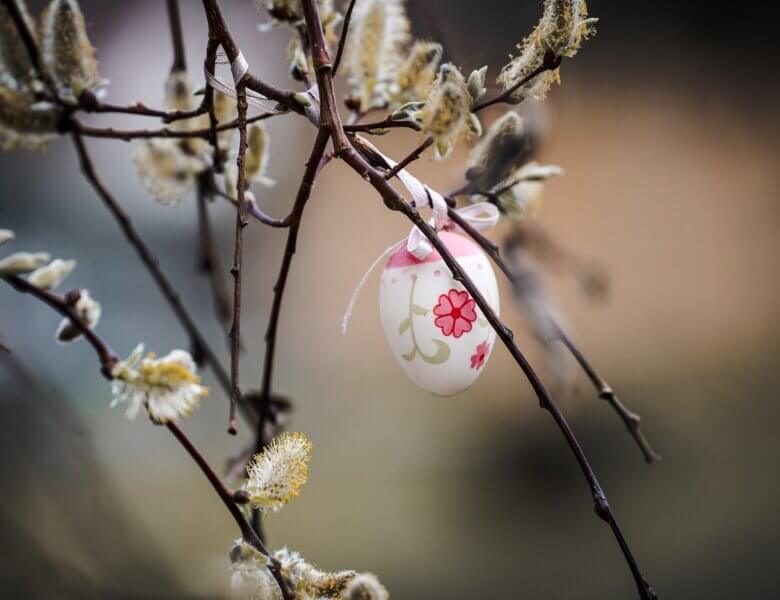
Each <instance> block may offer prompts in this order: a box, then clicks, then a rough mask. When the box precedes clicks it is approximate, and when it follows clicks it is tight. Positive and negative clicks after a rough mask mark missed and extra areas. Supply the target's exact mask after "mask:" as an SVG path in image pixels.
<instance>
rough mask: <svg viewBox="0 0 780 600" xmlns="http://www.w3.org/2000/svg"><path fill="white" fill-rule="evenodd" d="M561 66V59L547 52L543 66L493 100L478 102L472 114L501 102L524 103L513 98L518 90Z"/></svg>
mask: <svg viewBox="0 0 780 600" xmlns="http://www.w3.org/2000/svg"><path fill="white" fill-rule="evenodd" d="M560 66H561V57H560V56H557V55H556V54H555V53H554V52H549V51H548V52H546V53H545V55H544V59H543V60H542V64H541V65H539V66H538V67H537V68H536V69H534V70H533V71H531V72H530V73H529V74H528V75H526V76H525V77H523V78H522V79H520V80H519V81H518V82H517V83H515V84H514V85H512V87H509V88H507V89H506V90H504V91H503V92H501V93H500V94H498V95H497V96H493V97H492V98H487V99H485V100H482V101H481V102H477V103H476V104H475V105H474V106H473V108H472V109H471V112H475V113H476V112H479V111H481V110H484V109H486V108H487V107H488V106H493V105H494V104H498V103H499V102H507V103H509V104H517V103H518V102H521V101H522V100H521V99H520V100H518V99H516V98H513V97H512V94H514V93H515V92H516V91H517V90H519V89H520V88H521V87H523V86H524V85H525V84H526V83H528V82H529V81H531V80H532V79H533V78H534V77H536V76H537V75H541V74H542V73H544V72H545V71H554V70H555V69H557V68H558V67H560Z"/></svg>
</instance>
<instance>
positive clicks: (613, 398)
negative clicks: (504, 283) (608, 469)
mask: <svg viewBox="0 0 780 600" xmlns="http://www.w3.org/2000/svg"><path fill="white" fill-rule="evenodd" d="M555 327H556V329H557V335H558V338H559V339H560V340H561V343H562V344H563V345H564V346H565V347H566V348H567V349H568V350H569V352H570V353H571V355H572V356H573V357H574V359H575V360H576V361H577V363H578V364H579V365H580V367H581V368H582V370H583V371H584V372H585V374H586V375H587V376H588V379H590V382H591V383H592V384H593V387H594V388H595V390H596V393H597V394H598V395H599V398H601V399H602V400H604V401H606V402H607V403H608V404H609V405H610V406H611V407H612V408H613V410H614V411H615V413H617V415H618V416H619V417H620V420H621V421H623V424H624V425H625V426H626V429H627V430H628V432H629V433H630V434H631V436H632V437H633V438H634V441H636V443H637V446H639V449H640V450H641V451H642V455H643V456H644V458H645V462H647V464H653V463H654V462H658V461H659V460H661V456H660V455H659V454H658V453H657V452H655V450H653V448H652V446H651V445H650V443H649V442H648V441H647V438H645V436H644V434H643V433H642V428H641V426H640V422H641V417H640V416H639V415H638V414H636V413H635V412H633V411H631V410H629V408H628V407H626V405H624V404H623V403H622V402H621V401H620V399H619V398H618V397H617V395H616V394H615V392H614V391H613V390H612V387H611V386H610V385H609V384H608V383H607V382H606V381H605V380H604V379H603V378H602V377H601V375H599V373H598V371H596V369H595V368H593V366H592V365H591V364H590V363H589V362H588V360H587V358H585V355H584V354H583V353H582V352H581V351H580V350H579V348H578V347H577V345H576V344H575V343H574V342H573V341H572V339H571V338H570V337H569V336H568V335H567V334H566V332H565V331H564V330H563V329H562V328H561V327H560V325H558V324H557V323H556V325H555Z"/></svg>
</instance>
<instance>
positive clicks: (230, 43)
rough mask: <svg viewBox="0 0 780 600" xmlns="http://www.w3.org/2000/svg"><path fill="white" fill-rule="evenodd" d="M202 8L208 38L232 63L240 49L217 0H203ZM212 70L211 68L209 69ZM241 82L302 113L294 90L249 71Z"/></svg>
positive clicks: (287, 107) (283, 105)
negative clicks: (270, 82) (280, 86)
mask: <svg viewBox="0 0 780 600" xmlns="http://www.w3.org/2000/svg"><path fill="white" fill-rule="evenodd" d="M203 10H204V11H205V13H206V20H207V22H208V27H209V40H211V41H213V42H216V43H218V44H219V45H221V46H222V49H223V50H224V51H225V54H226V55H227V58H228V60H229V61H230V62H231V63H232V62H233V61H234V60H235V59H236V58H237V57H238V54H239V52H240V51H241V50H240V49H239V47H238V45H237V44H236V42H235V40H234V39H233V35H232V34H231V33H230V29H229V28H228V26H227V23H226V22H225V18H224V16H223V15H222V10H221V9H220V7H219V2H218V1H217V0H203ZM211 72H213V70H212V71H211ZM243 83H244V85H245V86H246V88H247V89H250V90H253V91H255V92H257V93H258V94H261V95H263V96H265V97H266V98H270V99H271V100H275V101H276V102H278V103H279V104H280V105H281V106H282V107H284V108H286V109H289V110H293V111H295V112H297V113H300V114H303V108H301V106H300V105H299V104H298V103H297V102H295V99H294V96H295V92H293V91H292V90H282V89H280V88H277V87H275V86H273V85H271V84H269V83H266V82H265V81H263V80H261V79H259V78H257V77H255V76H254V75H253V74H252V73H251V72H247V74H246V75H244V79H243Z"/></svg>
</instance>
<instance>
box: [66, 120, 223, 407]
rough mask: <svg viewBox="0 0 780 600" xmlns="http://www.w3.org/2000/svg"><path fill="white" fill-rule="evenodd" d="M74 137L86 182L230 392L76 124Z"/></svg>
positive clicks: (187, 313)
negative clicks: (97, 169) (102, 176)
mask: <svg viewBox="0 0 780 600" xmlns="http://www.w3.org/2000/svg"><path fill="white" fill-rule="evenodd" d="M71 137H72V139H73V144H74V146H75V148H76V152H77V154H78V157H79V163H80V165H81V171H82V173H83V174H84V176H85V177H86V179H87V181H89V183H90V184H91V185H92V187H93V188H94V189H95V191H96V192H97V194H98V196H100V199H101V200H102V201H103V204H104V205H105V206H106V208H108V210H109V212H110V213H111V215H112V216H113V217H114V219H115V220H116V222H117V224H118V225H119V227H120V229H122V232H123V233H124V235H125V237H126V238H127V241H128V242H129V243H130V245H131V246H133V248H134V249H135V251H136V252H137V253H138V256H139V257H140V259H141V262H142V263H143V264H144V266H145V267H146V269H147V270H148V271H149V274H150V275H151V276H152V279H154V282H155V283H156V284H157V287H158V288H159V290H160V291H161V292H162V294H163V296H164V297H165V299H166V300H167V302H168V304H169V305H170V307H171V309H172V310H173V312H174V314H175V315H176V318H177V319H178V321H179V323H180V324H181V325H182V327H183V328H184V330H185V331H186V332H187V334H188V335H189V336H190V338H191V340H192V344H193V348H195V349H196V350H197V351H198V352H200V353H201V354H202V356H204V357H205V359H206V361H207V363H208V365H209V366H210V367H211V369H212V371H213V372H214V375H215V376H216V378H217V381H218V382H219V384H220V385H221V386H222V388H223V389H224V390H225V391H226V393H228V394H229V393H230V389H231V388H230V378H229V377H228V375H227V373H226V372H225V371H224V369H223V368H222V365H221V364H220V362H219V359H218V358H217V356H216V354H215V353H214V352H213V351H212V350H211V348H210V347H209V345H208V342H206V339H205V338H204V337H203V335H202V334H201V333H200V331H199V330H198V328H197V326H196V325H195V321H194V320H193V319H192V317H191V316H190V314H189V312H188V311H187V309H186V308H185V307H184V304H183V303H182V301H181V298H180V297H179V294H178V293H177V292H176V290H174V288H173V286H172V285H171V283H170V282H169V281H168V278H167V277H166V276H165V274H164V273H163V272H162V269H161V268H160V264H159V261H158V260H157V258H156V257H155V256H154V254H152V252H151V250H149V248H148V247H147V246H146V244H145V243H144V241H143V240H142V239H141V237H140V236H139V235H138V232H137V231H136V230H135V228H134V227H133V224H132V222H131V221H130V218H129V217H128V216H127V214H126V213H125V212H124V211H123V210H122V208H121V207H120V206H119V204H118V203H117V201H116V200H115V199H114V197H113V196H112V195H111V193H110V192H109V191H108V189H107V188H106V187H105V186H104V185H103V183H102V182H101V181H100V179H98V176H97V173H96V172H95V167H94V165H93V163H92V159H91V158H90V156H89V153H88V151H87V147H86V146H85V144H84V140H83V138H82V137H81V133H80V132H79V130H78V127H77V126H74V129H73V131H72V132H71Z"/></svg>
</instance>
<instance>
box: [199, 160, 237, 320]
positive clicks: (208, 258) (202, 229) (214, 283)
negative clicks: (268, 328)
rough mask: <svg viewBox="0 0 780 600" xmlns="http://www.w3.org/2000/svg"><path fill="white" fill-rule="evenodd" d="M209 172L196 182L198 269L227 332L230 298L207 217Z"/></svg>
mask: <svg viewBox="0 0 780 600" xmlns="http://www.w3.org/2000/svg"><path fill="white" fill-rule="evenodd" d="M212 177H213V175H212V173H211V172H209V171H206V172H204V173H203V174H202V175H201V176H200V177H199V178H198V182H197V188H198V189H197V203H198V234H199V235H198V240H199V242H198V248H199V260H198V269H199V270H200V272H201V273H203V274H204V275H206V276H207V277H208V279H209V286H210V287H211V295H212V298H213V300H214V310H215V311H216V316H217V320H218V321H219V322H220V323H221V324H222V325H223V326H224V327H225V330H226V331H227V328H228V326H229V325H228V323H229V322H230V312H231V307H230V298H229V296H228V290H227V286H226V283H225V280H224V279H223V277H222V271H221V269H220V268H219V263H220V261H219V256H218V252H217V247H216V240H215V239H214V232H213V231H212V227H211V217H210V216H209V208H208V204H209V202H211V193H210V190H211V188H212V185H213V184H212V181H211V179H212Z"/></svg>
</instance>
